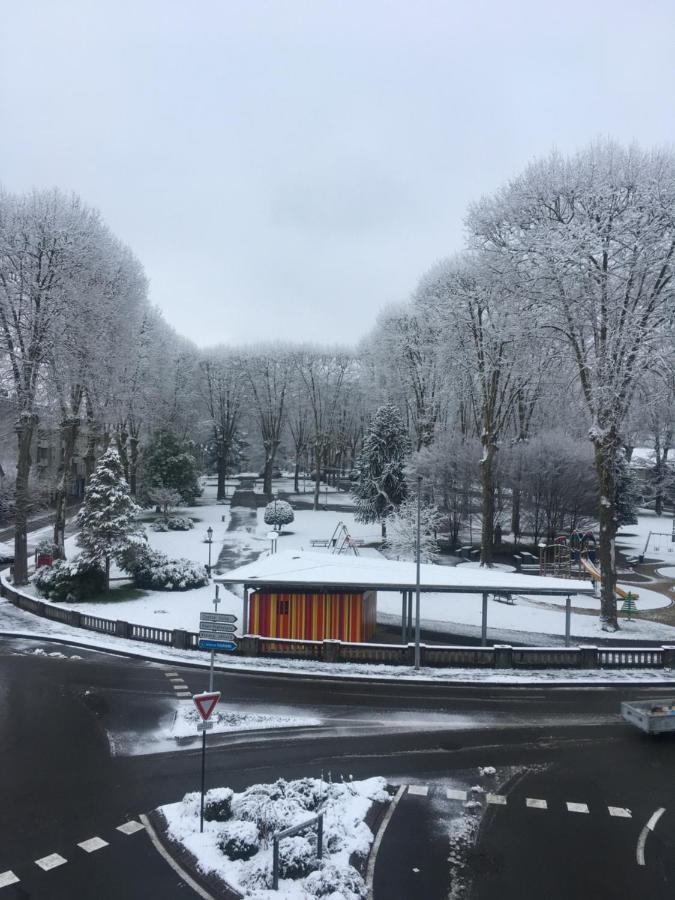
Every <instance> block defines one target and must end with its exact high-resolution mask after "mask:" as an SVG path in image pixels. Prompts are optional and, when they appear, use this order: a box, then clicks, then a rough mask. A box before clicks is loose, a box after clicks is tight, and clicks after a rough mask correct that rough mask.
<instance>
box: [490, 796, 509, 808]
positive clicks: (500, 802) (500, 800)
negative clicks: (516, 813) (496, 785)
mask: <svg viewBox="0 0 675 900" xmlns="http://www.w3.org/2000/svg"><path fill="white" fill-rule="evenodd" d="M485 799H486V800H487V802H488V803H491V804H492V805H493V806H506V797H505V796H504V795H503V794H486V795H485Z"/></svg>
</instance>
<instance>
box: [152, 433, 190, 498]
mask: <svg viewBox="0 0 675 900" xmlns="http://www.w3.org/2000/svg"><path fill="white" fill-rule="evenodd" d="M143 462H144V479H145V483H146V492H148V493H149V492H150V490H152V488H170V489H171V490H174V491H177V492H178V493H179V494H180V498H181V500H182V501H183V503H185V504H186V505H187V506H191V505H192V504H193V503H194V502H195V499H196V498H197V497H198V496H199V495H200V494H201V488H200V487H199V476H198V471H197V460H196V459H195V457H194V456H193V454H192V453H190V452H189V447H188V446H187V445H186V444H184V443H183V442H181V441H180V440H179V438H178V436H177V435H176V434H175V433H174V432H173V431H171V429H169V428H159V429H157V431H155V433H154V434H153V436H152V441H151V443H150V446H149V447H148V448H147V450H146V451H145V453H144V457H143Z"/></svg>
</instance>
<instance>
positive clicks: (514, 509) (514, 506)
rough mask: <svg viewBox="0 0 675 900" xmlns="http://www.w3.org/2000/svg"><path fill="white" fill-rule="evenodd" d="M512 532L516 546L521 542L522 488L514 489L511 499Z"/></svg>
mask: <svg viewBox="0 0 675 900" xmlns="http://www.w3.org/2000/svg"><path fill="white" fill-rule="evenodd" d="M511 531H512V532H513V543H514V546H515V545H516V544H517V543H518V541H519V540H520V488H514V490H513V495H512V498H511Z"/></svg>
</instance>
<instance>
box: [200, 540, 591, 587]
mask: <svg viewBox="0 0 675 900" xmlns="http://www.w3.org/2000/svg"><path fill="white" fill-rule="evenodd" d="M415 568H416V567H415V563H411V562H396V561H393V560H387V559H376V558H373V557H367V556H359V557H354V556H346V555H342V554H334V553H320V552H317V551H308V550H300V551H293V550H289V551H284V552H281V553H275V554H273V555H271V556H264V557H261V558H260V559H258V560H256V562H253V563H248V564H247V565H245V566H240V567H239V568H237V569H232V570H231V571H230V572H227V573H225V574H223V575H219V576H217V577H216V578H214V581H215V582H217V583H219V584H226V585H235V584H245V585H248V586H250V587H255V586H258V585H259V586H263V587H267V588H273V587H276V588H285V589H286V590H288V589H289V588H299V589H302V590H306V589H307V588H313V589H315V590H322V589H328V588H330V589H335V590H353V591H363V590H381V591H411V590H415V587H416V572H415ZM420 589H421V590H422V591H424V592H425V593H430V592H433V593H448V594H468V593H475V594H481V593H483V592H484V591H488V592H489V593H498V594H541V595H549V596H551V595H555V596H567V595H568V594H592V593H593V588H592V586H591V585H590V584H589V582H587V581H581V580H575V579H569V578H551V577H541V576H539V575H521V574H519V573H511V572H502V571H501V570H500V569H487V568H486V569H476V568H472V567H469V566H437V565H430V564H423V565H421V566H420Z"/></svg>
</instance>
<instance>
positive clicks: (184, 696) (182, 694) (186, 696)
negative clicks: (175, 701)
mask: <svg viewBox="0 0 675 900" xmlns="http://www.w3.org/2000/svg"><path fill="white" fill-rule="evenodd" d="M176 696H177V697H178V698H179V699H180V700H191V699H192V694H191V693H190V691H176Z"/></svg>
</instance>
